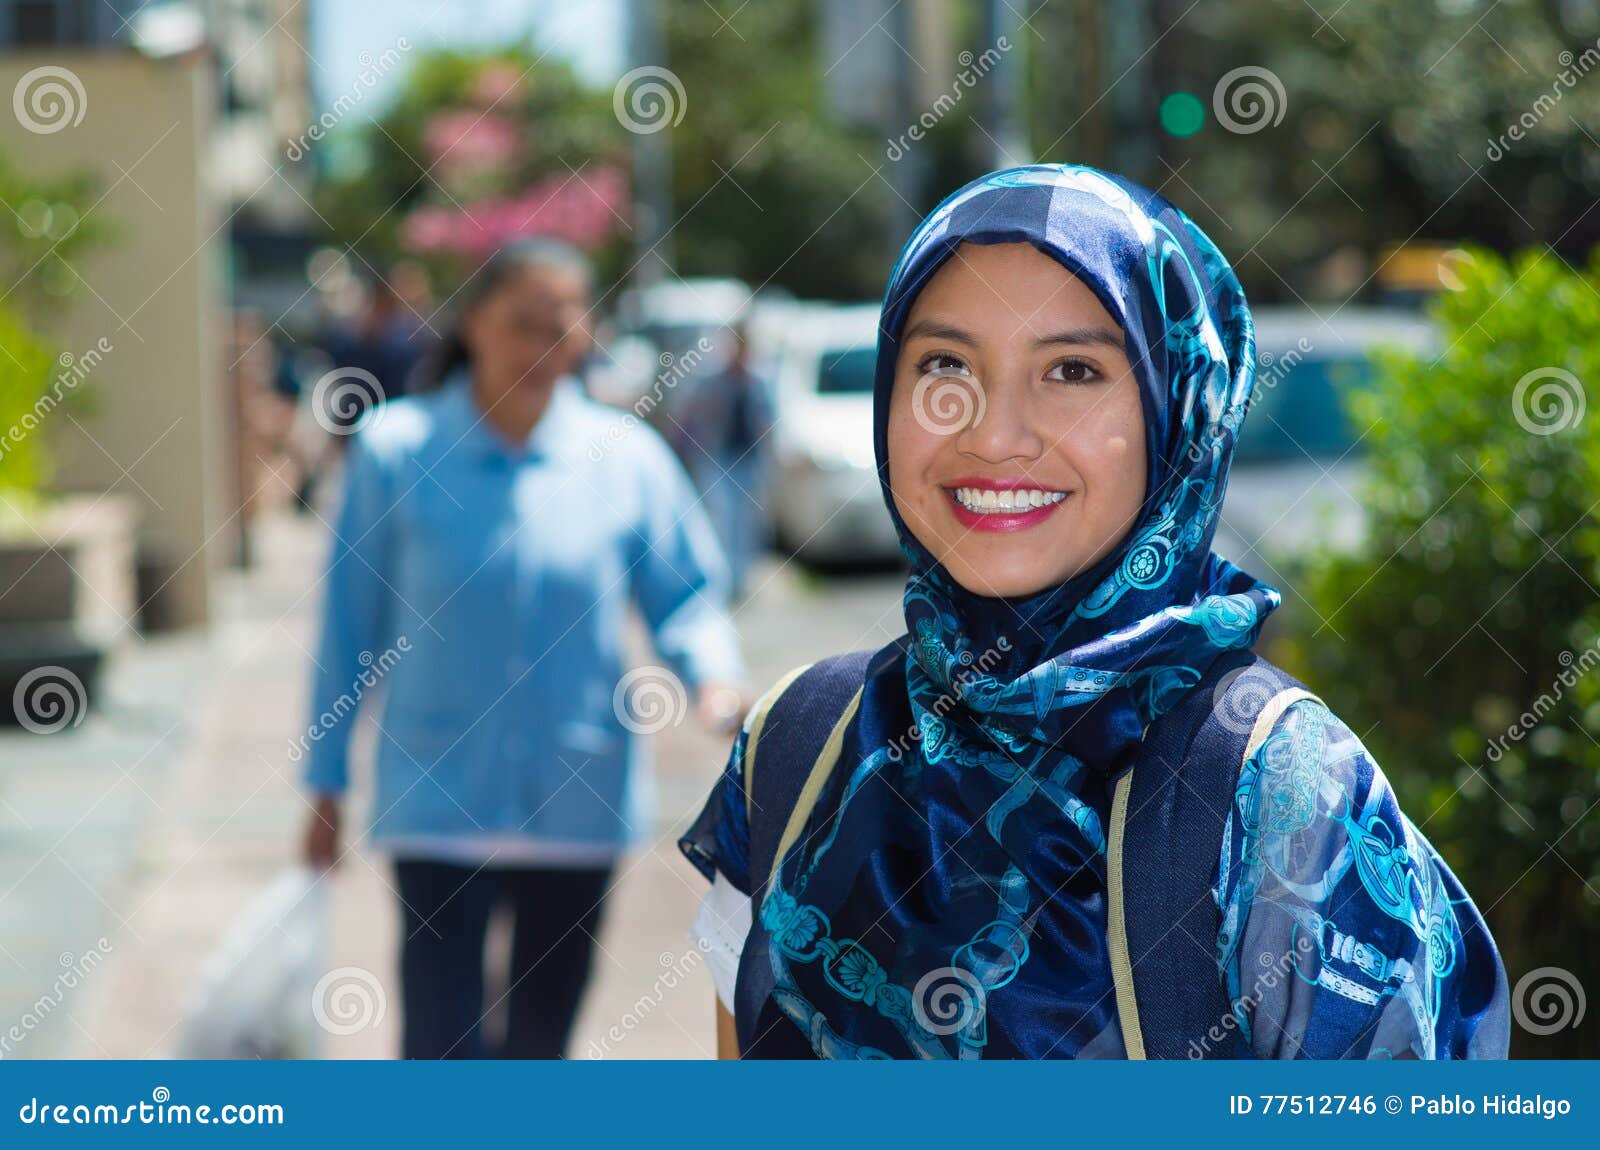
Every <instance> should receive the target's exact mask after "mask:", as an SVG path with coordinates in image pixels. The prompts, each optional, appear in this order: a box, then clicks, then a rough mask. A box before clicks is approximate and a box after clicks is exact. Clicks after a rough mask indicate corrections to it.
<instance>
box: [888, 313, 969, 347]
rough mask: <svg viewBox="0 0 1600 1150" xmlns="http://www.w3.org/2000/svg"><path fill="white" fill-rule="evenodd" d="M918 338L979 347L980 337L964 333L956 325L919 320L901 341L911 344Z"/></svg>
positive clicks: (931, 320)
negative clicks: (945, 340)
mask: <svg viewBox="0 0 1600 1150" xmlns="http://www.w3.org/2000/svg"><path fill="white" fill-rule="evenodd" d="M918 337H926V338H928V339H948V340H950V341H952V342H954V343H964V344H966V345H967V346H968V347H977V346H978V337H977V336H975V335H973V334H972V333H971V332H967V331H963V330H962V329H961V328H959V327H956V326H955V325H954V324H951V323H944V322H942V321H940V320H935V319H919V320H918V321H917V322H916V323H914V324H912V325H911V326H910V327H908V328H906V330H905V333H904V334H903V335H901V337H900V339H901V341H902V342H909V341H911V340H913V339H917V338H918Z"/></svg>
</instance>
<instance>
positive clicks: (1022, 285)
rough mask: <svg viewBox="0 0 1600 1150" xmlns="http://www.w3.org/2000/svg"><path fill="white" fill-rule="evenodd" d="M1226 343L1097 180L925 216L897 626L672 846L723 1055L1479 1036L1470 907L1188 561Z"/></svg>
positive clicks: (893, 348)
mask: <svg viewBox="0 0 1600 1150" xmlns="http://www.w3.org/2000/svg"><path fill="white" fill-rule="evenodd" d="M1254 360H1255V347H1254V332H1253V326H1252V323H1251V319H1250V311H1249V308H1248V306H1247V304H1246V302H1245V299H1244V295H1243V293H1242V291H1241V290H1240V288H1239V284H1238V281H1237V280H1236V278H1235V277H1234V275H1233V272H1232V269H1231V268H1230V267H1229V266H1228V264H1227V262H1226V260H1224V259H1223V257H1222V255H1221V253H1219V252H1218V251H1217V249H1216V248H1215V247H1214V246H1213V245H1212V243H1211V241H1210V240H1209V239H1208V238H1207V237H1206V236H1205V234H1204V233H1203V232H1201V231H1200V229H1199V228H1197V227H1196V226H1195V225H1194V224H1193V223H1192V222H1191V221H1190V220H1189V219H1188V218H1187V217H1186V216H1184V215H1183V213H1182V212H1180V211H1178V210H1177V209H1176V208H1174V207H1173V206H1172V205H1171V204H1169V203H1167V201H1165V200H1163V199H1162V198H1161V197H1159V196H1156V195H1154V194H1152V193H1150V192H1149V191H1147V190H1145V189H1143V188H1140V187H1138V186H1136V185H1134V184H1131V183H1129V182H1127V181H1125V180H1122V179H1120V178H1119V177H1115V176H1109V175H1106V174H1104V173H1101V172H1097V171H1094V170H1093V169H1088V168H1078V167H1063V166H1053V165H1052V166H1036V167H1028V168H1017V169H1011V170H1008V171H1005V172H998V173H995V174H993V175H991V176H988V177H985V178H983V179H981V180H978V181H975V182H974V183H972V184H970V185H968V186H967V187H965V188H963V189H961V190H960V191H958V192H957V193H955V194H954V195H953V196H951V197H950V198H949V199H948V200H946V201H945V202H944V203H943V204H942V205H940V207H939V208H938V209H937V210H936V211H935V212H934V213H933V214H932V215H931V216H929V217H928V219H927V220H925V221H923V223H922V224H921V226H920V227H919V228H918V229H917V231H916V233H915V234H914V235H913V236H912V238H911V240H910V242H909V243H908V244H907V246H906V250H905V251H904V252H903V253H902V255H901V257H900V260H899V262H898V263H897V265H896V267H895V270H894V273H893V275H892V276H891V277H890V284H889V288H888V292H887V293H886V295H885V298H884V306H883V314H882V318H881V322H880V339H879V347H878V366H877V376H876V390H875V410H876V419H875V446H876V451H877V459H878V471H879V479H880V483H881V486H882V488H883V494H884V498H885V500H886V502H887V503H888V505H889V508H890V511H891V514H892V516H893V518H894V521H895V525H896V528H897V530H898V531H899V533H900V539H901V544H902V547H903V548H904V550H905V552H906V554H907V555H908V557H909V558H910V560H911V564H912V570H911V575H910V577H909V579H908V581H907V585H906V591H905V596H904V609H905V620H906V630H907V634H906V635H905V636H903V637H902V638H900V639H898V640H896V641H895V642H894V643H891V644H890V645H889V646H887V647H885V648H883V649H882V650H880V651H877V652H858V653H856V654H854V655H846V656H836V657H833V658H829V659H824V660H822V661H821V662H819V663H817V664H815V665H813V666H811V667H808V668H801V669H799V670H797V671H794V672H791V673H790V674H789V675H788V676H786V677H785V678H784V679H783V680H781V681H780V682H779V683H778V684H777V685H776V686H775V687H773V688H772V689H771V690H770V691H769V692H768V693H767V695H766V696H765V697H764V698H763V699H762V700H761V702H760V703H758V704H757V706H756V707H755V709H754V710H753V711H752V712H751V714H750V716H749V718H748V719H747V720H746V722H745V724H744V728H743V731H742V732H741V734H740V736H739V738H738V739H737V741H736V743H735V745H734V748H733V753H732V755H731V757H730V760H729V763H728V766H727V769H726V771H725V772H724V774H723V777H722V780H721V782H720V783H719V784H718V787H717V789H716V790H715V792H714V793H713V794H712V796H711V799H710V801H709V802H708V803H707V804H706V807H705V810H704V811H703V812H702V814H701V816H700V818H699V820H698V821H697V822H696V823H695V824H694V826H693V827H692V828H691V829H690V830H689V832H688V833H687V834H686V835H685V836H684V838H683V839H682V840H681V844H680V845H681V846H682V847H683V849H684V851H685V852H686V854H687V855H688V856H689V858H690V859H691V860H692V861H694V862H695V863H696V865H697V866H699V867H700V869H701V870H702V871H703V872H704V873H705V875H706V876H707V877H708V878H710V879H711V880H712V889H711V891H710V893H709V894H708V895H707V897H706V899H705V901H704V902H703V903H702V908H701V913H700V915H699V917H698V919H697V922H696V932H697V934H698V935H699V937H700V939H701V945H702V947H703V949H704V950H705V952H706V953H707V956H708V964H709V965H710V967H711V970H712V973H713V975H714V976H715V980H716V983H717V987H718V998H719V1006H718V1012H719V1029H720V1033H721V1036H722V1041H721V1045H722V1050H723V1053H724V1054H725V1055H726V1056H741V1057H746V1058H752V1057H754V1058H791V1057H824V1058H884V1057H921V1058H965V1059H970V1058H1046V1057H1050V1058H1122V1057H1128V1058H1144V1057H1160V1058H1182V1057H1192V1058H1198V1057H1206V1058H1235V1057H1236V1058H1292V1057H1310V1058H1344V1057H1377V1058H1385V1057H1413V1058H1466V1057H1503V1056H1504V1054H1505V1051H1506V1046H1507V1039H1508V1025H1509V1020H1508V1010H1507V993H1506V982H1505V973H1504V970H1503V969H1502V966H1501V963H1500V960H1499V956H1498V953H1497V951H1496V949H1495V946H1494V942H1493V940H1492V939H1491V938H1490V936H1489V933H1488V930H1487V928H1486V927H1485V925H1484V923H1483V920H1482V918H1481V916H1480V915H1479V914H1478V911H1477V909H1476V907H1474V905H1473V904H1472V902H1471V900H1470V899H1469V898H1468V896H1467V894H1466V892H1465V891H1464V890H1463V889H1462V888H1461V886H1460V884H1459V883H1458V882H1457V881H1456V879H1455V876H1454V875H1453V874H1451V872H1450V870H1449V868H1448V867H1447V866H1446V865H1445V863H1444V862H1443V860H1441V859H1440V858H1439V856H1438V854H1437V853H1436V852H1435V851H1434V850H1433V848H1432V846H1431V845H1430V844H1429V843H1428V841H1427V840H1426V839H1425V838H1424V837H1423V836H1422V834H1421V833H1420V832H1419V831H1418V830H1417V828H1416V827H1415V826H1414V825H1413V824H1412V823H1411V822H1410V821H1409V820H1408V819H1406V817H1405V816H1404V815H1403V814H1402V813H1401V811H1400V809H1399V807H1398V805H1397V803H1396V800H1395V796H1394V793H1393V791H1392V790H1391V789H1390V787H1389V785H1388V783H1387V781H1386V780H1385V778H1384V776H1383V773H1382V771H1381V770H1380V769H1379V768H1378V766H1377V764H1376V763H1375V762H1373V760H1372V758H1371V757H1370V755H1368V753H1367V751H1366V749H1365V748H1364V747H1363V746H1362V745H1361V743H1360V741H1359V740H1358V739H1357V738H1356V736H1355V735H1354V734H1353V733H1352V732H1351V731H1350V729H1349V728H1348V727H1347V726H1346V725H1345V724H1344V723H1342V722H1341V721H1340V720H1339V719H1338V718H1337V717H1336V716H1334V715H1333V714H1331V713H1330V712H1329V711H1328V709H1327V707H1325V706H1324V705H1323V704H1322V702H1321V701H1320V700H1319V699H1317V698H1316V697H1315V696H1314V695H1312V694H1311V693H1310V691H1308V690H1307V689H1306V688H1305V687H1304V686H1302V685H1301V684H1299V683H1296V682H1295V681H1294V680H1292V679H1290V678H1289V677H1288V676H1287V675H1285V674H1284V673H1283V672H1282V671H1280V670H1278V669H1277V668H1276V667H1274V666H1272V664H1270V663H1268V662H1267V661H1266V660H1264V659H1261V658H1259V657H1258V656H1255V655H1254V654H1253V653H1252V651H1251V648H1252V646H1253V645H1254V643H1255V641H1256V638H1257V636H1258V635H1259V633H1260V629H1261V625H1262V622H1263V621H1264V620H1265V618H1266V616H1267V615H1268V614H1269V613H1271V612H1272V611H1273V610H1274V609H1276V608H1277V606H1278V605H1279V602H1280V596H1279V594H1278V592H1277V591H1276V590H1275V589H1273V588H1272V587H1270V586H1268V585H1266V584H1265V583H1262V582H1261V581H1260V580H1258V579H1256V578H1254V577H1253V576H1251V575H1249V574H1248V573H1246V572H1244V571H1242V570H1240V569H1239V568H1237V567H1235V566H1234V565H1233V564H1231V563H1229V562H1228V561H1227V560H1225V559H1223V558H1221V557H1220V556H1218V555H1216V554H1215V553H1214V552H1212V550H1211V540H1212V537H1213V535H1214V533H1215V530H1216V526H1217V522H1218V519H1219V517H1220V513H1221V506H1222V498H1223V492H1224V490H1225V488H1226V483H1227V474H1228V466H1229V462H1230V460H1231V457H1232V453H1233V447H1234V442H1235V440H1236V438H1237V436H1238V432H1239V428H1240V426H1241V424H1242V422H1243V420H1244V417H1245V414H1246V412H1247V411H1248V408H1249V403H1250V396H1251V391H1252V387H1253V384H1254V368H1255V363H1254Z"/></svg>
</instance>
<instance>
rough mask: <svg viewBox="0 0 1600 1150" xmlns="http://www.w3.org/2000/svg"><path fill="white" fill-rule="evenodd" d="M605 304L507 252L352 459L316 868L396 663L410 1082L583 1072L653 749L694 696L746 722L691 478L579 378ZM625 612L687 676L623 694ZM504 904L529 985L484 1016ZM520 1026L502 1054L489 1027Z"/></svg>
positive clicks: (396, 800) (331, 627)
mask: <svg viewBox="0 0 1600 1150" xmlns="http://www.w3.org/2000/svg"><path fill="white" fill-rule="evenodd" d="M590 287H591V285H590V270H589V267H588V264H587V262H586V261H585V260H584V258H583V257H582V256H581V255H580V254H579V253H578V252H576V251H575V250H573V249H571V248H568V247H566V246H565V245H563V244H559V243H555V242H553V241H546V240H527V241H521V242H519V243H516V244H514V245H512V246H510V247H508V248H506V249H504V250H502V251H501V252H500V253H498V254H497V255H496V256H495V257H494V258H493V259H491V260H490V261H489V263H488V264H487V265H485V266H484V267H483V268H482V269H481V270H480V271H479V272H478V273H477V275H476V276H475V277H474V279H473V280H472V281H471V282H470V283H469V284H468V285H467V287H466V288H465V289H464V290H463V293H462V295H463V304H462V306H461V310H460V318H459V324H458V327H457V330H456V331H455V332H454V333H453V334H452V335H451V336H449V337H448V338H447V339H446V341H445V343H444V344H443V345H442V347H441V349H440V354H439V356H438V367H437V368H436V369H435V370H434V371H433V372H432V373H431V375H432V381H433V383H434V387H433V389H432V390H429V391H425V392H424V393H422V394H418V395H416V396H413V397H407V398H405V399H401V400H398V401H396V402H393V403H390V404H387V405H385V406H384V407H383V408H382V409H381V411H380V412H379V413H378V414H377V415H376V416H375V417H374V418H372V419H371V420H369V421H368V422H367V424H366V425H365V426H363V427H362V428H361V430H360V432H359V433H358V434H357V435H355V436H354V437H353V441H352V444H351V450H350V451H349V452H348V464H347V468H346V474H345V490H344V502H343V508H342V511H341V512H340V515H339V518H338V522H337V524H336V526H335V534H336V538H335V541H334V546H333V551H332V556H331V559H330V562H329V566H328V571H327V576H326V600H325V613H324V618H323V628H322V637H321V642H320V645H319V647H318V651H317V660H316V661H317V671H316V674H315V677H314V678H315V681H314V687H313V698H312V714H313V715H321V716H327V717H331V718H332V720H333V721H332V722H326V723H324V724H322V727H320V728H317V730H318V731H319V732H320V734H318V735H315V736H314V739H315V741H313V742H312V743H311V745H310V749H309V753H308V755H307V762H306V770H305V776H304V777H305V784H306V787H307V788H308V790H309V791H310V792H311V795H312V801H313V804H314V807H315V810H314V812H313V814H312V816H311V819H310V821H309V825H308V827H307V830H306V836H305V852H306V856H307V858H308V860H309V861H310V862H311V863H313V864H314V865H317V866H320V867H326V866H330V865H332V864H333V863H334V862H335V861H336V860H337V859H338V857H339V856H340V854H341V844H340V833H341V826H342V813H341V809H342V805H343V802H342V799H343V796H344V794H345V792H346V788H347V784H348V778H349V772H348V769H347V757H348V747H349V742H350V735H351V730H352V724H351V723H350V722H348V721H344V720H345V718H347V717H348V712H349V711H351V710H352V709H356V708H359V705H360V698H361V694H362V690H361V684H362V683H364V682H370V681H371V679H372V677H373V674H374V672H373V671H372V669H371V668H372V667H373V666H374V665H376V666H378V667H380V668H382V669H383V675H382V678H383V688H384V690H383V695H384V698H383V703H382V707H381V711H380V713H379V715H378V723H377V725H378V728H379V732H380V735H379V739H378V747H377V753H376V764H375V783H374V788H373V792H374V793H373V803H372V817H371V826H370V832H369V833H370V835H371V839H372V842H373V844H374V845H376V846H377V847H379V848H380V849H381V850H383V851H385V852H386V853H388V854H389V855H390V856H391V857H392V859H393V873H394V885H395V888H396V893H397V896H398V899H399V903H400V911H401V918H402V922H403V930H402V943H401V953H400V970H401V981H402V984H403V999H404V1016H405V1020H404V1038H403V1049H404V1056H405V1057H407V1058H473V1057H487V1056H492V1055H500V1056H504V1057H511V1058H557V1057H560V1056H561V1054H562V1052H563V1050H564V1049H565V1047H566V1045H567V1042H568V1038H569V1032H570V1030H571V1027H572V1023H573V1019H574V1018H575V1016H576V1013H577V1008H578V1004H579V1001H580V999H581V996H582V992H583V989H584V985H585V982H586V980H587V977H588V973H589V967H590V957H591V952H592V949H593V946H594V940H595V934H596V931H597V930H598V927H599V922H600V917H601V911H602V907H603V905H604V902H605V896H606V893H607V890H608V888H609V886H610V880H611V874H612V870H613V867H614V865H615V862H616V860H617V858H618V856H619V855H620V854H621V853H622V852H623V851H624V850H625V849H626V848H627V847H628V846H629V845H630V844H632V843H634V842H636V841H637V840H638V839H639V838H640V837H642V836H643V835H644V834H645V833H646V832H647V831H648V828H649V826H650V812H649V810H648V809H647V792H646V790H645V789H643V788H641V787H640V786H639V785H638V782H639V780H638V779H636V776H637V775H639V774H640V772H641V771H642V770H643V769H644V766H645V765H644V763H643V762H642V761H641V759H642V756H641V747H640V745H639V740H638V739H637V737H636V736H637V735H638V734H639V733H640V732H641V731H644V730H648V729H658V728H659V727H660V726H664V725H665V722H664V721H662V720H663V714H662V712H661V711H660V709H659V705H663V704H664V706H665V707H666V708H667V714H666V718H667V720H668V721H670V719H671V718H672V717H673V716H672V714H671V712H673V711H677V713H678V714H679V715H681V711H682V710H683V709H685V708H686V707H687V706H688V702H689V692H690V690H692V691H693V692H694V694H695V697H696V699H697V703H698V709H699V711H700V714H701V718H702V720H703V721H705V722H706V723H708V724H710V725H713V726H717V727H726V726H729V725H731V724H732V723H733V722H735V721H736V720H737V718H738V713H739V710H740V703H741V698H742V691H741V689H740V686H739V684H740V683H741V682H742V680H743V677H744V669H743V665H742V663H741V660H740V656H739V652H738V648H737V642H736V637H735V635H734V632H733V629H732V627H731V625H730V623H729V620H728V618H727V615H726V613H725V607H724V604H725V599H726V574H725V565H724V563H723V560H722V558H721V556H720V555H719V553H718V549H717V546H716V543H715V541H714V538H713V534H712V531H711V528H710V526H709V524H708V523H707V521H706V519H705V517H704V516H703V515H702V514H701V512H700V511H699V509H698V508H697V506H696V505H695V500H694V495H693V491H692V488H691V486H690V483H689V480H688V478H687V476H686V475H685V474H684V472H683V469H682V467H681V466H680V465H679V463H678V462H677V460H676V459H675V458H674V457H673V455H672V453H671V452H670V451H669V450H668V449H667V448H666V446H665V445H664V444H663V443H662V442H661V440H660V439H659V438H658V437H657V436H656V434H655V433H654V432H652V431H651V430H650V429H649V428H647V427H644V426H642V425H638V426H633V425H628V426H627V427H626V430H625V432H624V433H621V434H619V423H618V420H619V416H618V413H616V412H614V411H611V410H610V409H607V408H604V407H602V406H600V405H598V404H596V403H593V402H592V401H590V400H589V399H588V398H587V397H586V396H585V395H584V394H583V392H582V389H581V388H580V386H579V385H578V383H577V381H576V380H575V379H574V378H573V377H572V376H571V374H570V373H571V371H572V370H573V369H574V367H575V366H576V365H577V363H578V362H579V360H580V359H581V358H582V356H583V355H584V353H585V352H586V351H587V349H588V345H589V332H588V327H587V317H588V313H589V311H590V306H591V305H590ZM596 445H601V448H602V449H597V448H596ZM630 606H637V607H638V608H639V609H640V611H641V613H642V614H643V616H644V618H645V620H646V621H647V623H648V625H649V628H650V632H651V635H652V637H653V641H654V646H655V649H656V651H657V653H658V654H659V656H660V658H661V659H662V660H663V661H664V662H665V663H666V664H668V667H667V668H644V669H636V670H633V671H628V672H627V673H626V674H625V673H624V667H623V655H622V646H623V641H622V637H623V626H624V620H625V618H626V615H627V611H628V608H629V607H630ZM685 683H686V684H688V688H687V689H686V688H685V687H684V686H683V685H682V684H685ZM653 706H654V707H657V708H658V709H656V710H651V708H652V707H653ZM641 715H642V717H641ZM498 905H505V906H509V908H510V911H511V913H512V915H513V917H514V922H515V926H514V928H513V932H512V933H513V938H512V943H511V951H512V953H511V961H510V985H509V988H508V989H507V990H506V992H505V994H503V995H500V996H498V997H496V998H495V999H494V1001H493V1002H486V1001H485V986H484V974H483V971H484V951H485V938H486V928H487V924H488V921H489V916H490V914H491V912H492V911H493V910H494V909H495V908H496V906H498ZM501 1002H504V1003H505V1006H506V1013H507V1017H508V1024H507V1033H506V1037H505V1041H504V1043H503V1045H498V1046H495V1047H491V1046H490V1044H489V1043H488V1042H487V1041H486V1039H485V1037H484V1035H483V1032H482V1027H481V1021H482V1019H483V1017H484V1016H485V1014H486V1013H487V1012H488V1011H489V1010H490V1009H491V1008H492V1007H495V1006H497V1005H499V1004H500V1003H501Z"/></svg>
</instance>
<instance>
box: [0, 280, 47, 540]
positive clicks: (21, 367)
mask: <svg viewBox="0 0 1600 1150" xmlns="http://www.w3.org/2000/svg"><path fill="white" fill-rule="evenodd" d="M54 367H55V360H54V358H53V356H52V355H51V351H50V348H48V347H46V346H45V345H44V344H43V343H41V342H40V341H39V339H38V338H37V337H36V336H34V335H33V333H32V332H31V331H29V329H28V328H27V326H26V325H24V324H23V322H22V319H21V317H19V316H18V315H17V314H16V313H15V312H14V311H12V309H11V308H9V307H7V306H6V305H5V304H3V303H0V497H4V498H5V499H6V501H7V502H6V503H0V519H3V517H4V515H5V513H6V511H7V508H8V506H9V507H11V508H13V509H14V510H16V511H20V510H21V507H20V506H19V504H20V502H21V501H22V500H23V499H26V498H28V497H29V496H31V495H33V494H34V493H36V492H38V490H39V489H40V488H41V487H42V486H43V483H44V480H45V479H46V478H47V465H46V458H45V451H44V444H43V441H42V438H41V436H40V425H41V424H42V423H43V422H44V419H43V415H42V414H41V413H40V410H39V408H38V404H39V403H40V400H41V399H42V398H44V397H45V396H46V395H47V393H48V392H49V390H50V379H51V372H52V370H53V369H54Z"/></svg>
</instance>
